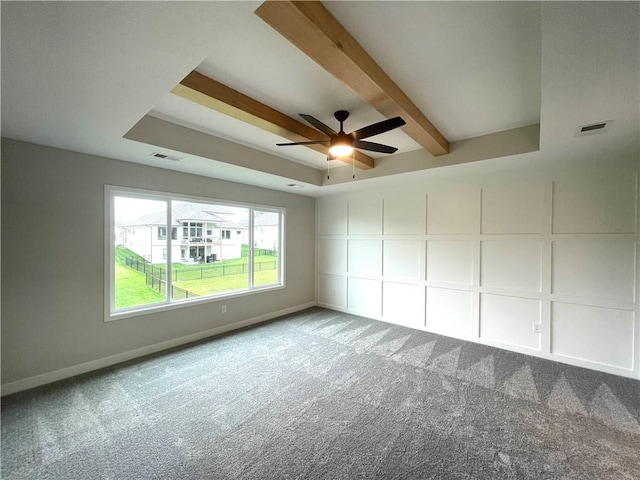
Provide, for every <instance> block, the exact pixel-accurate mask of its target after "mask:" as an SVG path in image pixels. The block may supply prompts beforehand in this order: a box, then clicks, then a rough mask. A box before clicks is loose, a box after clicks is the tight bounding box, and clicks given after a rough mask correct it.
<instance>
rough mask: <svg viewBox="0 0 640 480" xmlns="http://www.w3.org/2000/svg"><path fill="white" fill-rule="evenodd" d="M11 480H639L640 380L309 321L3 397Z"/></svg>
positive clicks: (310, 316) (310, 315)
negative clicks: (362, 479)
mask: <svg viewBox="0 0 640 480" xmlns="http://www.w3.org/2000/svg"><path fill="white" fill-rule="evenodd" d="M2 478H5V479H65V480H71V479H114V480H120V479H151V478H154V479H161V478H162V479H278V480H280V479H293V478H300V479H356V478H368V479H528V478H530V479H580V480H586V479H616V480H621V479H636V480H637V479H640V382H638V381H635V380H629V379H623V378H620V377H616V376H612V375H606V374H601V373H597V372H592V371H588V370H585V369H580V368H574V367H569V366H564V365H560V364H556V363H552V362H548V361H544V360H540V359H536V358H533V357H528V356H525V355H519V354H515V353H510V352H506V351H502V350H498V349H494V348H490V347H486V346H482V345H476V344H472V343H467V342H463V341H459V340H454V339H451V338H447V337H443V336H438V335H434V334H430V333H426V332H420V331H415V330H411V329H408V328H404V327H398V326H393V325H390V324H385V323H382V322H376V321H373V320H369V319H364V318H361V317H355V316H352V315H346V314H341V313H337V312H332V311H329V310H323V309H320V308H313V309H310V310H306V311H304V312H300V313H298V314H294V315H289V316H287V317H283V318H281V319H278V320H276V321H272V322H269V323H267V324H263V325H261V326H258V327H255V328H250V329H245V330H242V331H239V332H235V333H232V334H228V335H225V336H222V337H219V338H216V339H210V340H207V341H203V342H199V343H196V344H193V345H190V346H188V347H185V348H180V349H175V350H172V351H170V352H165V353H162V354H157V355H154V356H151V357H146V358H144V359H141V360H137V361H132V362H129V363H127V364H123V365H120V366H117V367H113V368H109V369H105V370H101V371H99V372H94V373H91V374H87V375H83V376H80V377H76V378H73V379H68V380H64V381H62V382H58V383H55V384H52V385H48V386H44V387H40V388H37V389H33V390H30V391H26V392H21V393H18V394H15V395H11V396H8V397H5V398H4V399H3V401H2Z"/></svg>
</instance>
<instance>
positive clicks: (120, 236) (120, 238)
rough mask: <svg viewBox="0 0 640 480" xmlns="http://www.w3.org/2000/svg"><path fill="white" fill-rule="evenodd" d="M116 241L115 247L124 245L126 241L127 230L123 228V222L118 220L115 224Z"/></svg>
mask: <svg viewBox="0 0 640 480" xmlns="http://www.w3.org/2000/svg"><path fill="white" fill-rule="evenodd" d="M114 224H115V225H114V227H115V228H114V230H115V231H114V232H113V233H114V240H115V245H116V246H119V245H124V239H125V228H124V227H123V226H122V222H119V221H118V220H116V221H115V222H114Z"/></svg>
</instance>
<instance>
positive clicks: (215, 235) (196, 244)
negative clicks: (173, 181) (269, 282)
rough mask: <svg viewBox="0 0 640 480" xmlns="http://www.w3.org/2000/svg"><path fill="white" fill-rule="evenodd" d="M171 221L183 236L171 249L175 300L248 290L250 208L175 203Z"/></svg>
mask: <svg viewBox="0 0 640 480" xmlns="http://www.w3.org/2000/svg"><path fill="white" fill-rule="evenodd" d="M171 218H172V220H173V226H172V228H177V230H178V232H180V233H181V234H182V236H181V237H180V238H179V239H178V240H176V241H175V242H173V244H172V246H171V262H172V265H171V266H172V268H171V270H172V295H171V298H172V299H173V300H182V299H186V298H196V297H202V296H209V295H215V294H220V293H225V292H233V291H237V290H246V289H248V288H249V265H248V260H249V259H248V257H247V255H246V251H247V248H248V245H247V243H248V237H249V233H248V231H249V209H248V208H241V207H229V206H226V205H225V206H223V205H216V204H212V203H200V202H187V201H172V202H171ZM229 228H233V232H234V235H231V236H230V237H229V236H226V235H223V231H225V230H229ZM235 232H237V233H235Z"/></svg>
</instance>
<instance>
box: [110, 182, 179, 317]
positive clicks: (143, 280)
mask: <svg viewBox="0 0 640 480" xmlns="http://www.w3.org/2000/svg"><path fill="white" fill-rule="evenodd" d="M114 219H115V222H114V231H115V255H114V259H113V261H114V263H115V265H114V267H115V279H114V281H115V292H114V293H115V295H114V296H115V308H116V309H119V308H127V307H136V306H144V305H151V304H155V303H160V302H164V301H166V286H165V281H166V276H163V274H164V272H165V271H166V261H165V260H164V258H165V255H166V250H167V239H166V238H167V235H166V233H167V231H166V225H167V203H166V202H165V201H162V200H147V199H140V198H131V197H127V196H120V195H118V196H115V197H114Z"/></svg>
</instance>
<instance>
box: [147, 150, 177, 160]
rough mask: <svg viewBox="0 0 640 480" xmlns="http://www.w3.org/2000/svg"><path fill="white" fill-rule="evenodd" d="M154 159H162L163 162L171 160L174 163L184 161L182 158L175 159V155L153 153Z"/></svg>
mask: <svg viewBox="0 0 640 480" xmlns="http://www.w3.org/2000/svg"><path fill="white" fill-rule="evenodd" d="M151 156H152V157H156V158H162V159H163V160H171V161H172V162H179V161H180V160H182V159H181V158H180V157H174V156H173V155H167V154H165V153H158V152H153V153H152V154H151Z"/></svg>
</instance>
